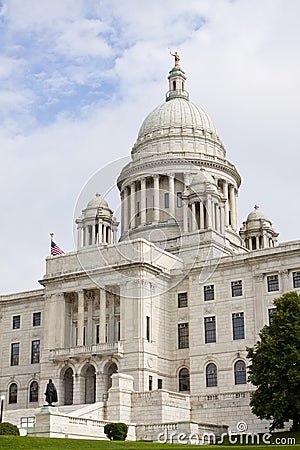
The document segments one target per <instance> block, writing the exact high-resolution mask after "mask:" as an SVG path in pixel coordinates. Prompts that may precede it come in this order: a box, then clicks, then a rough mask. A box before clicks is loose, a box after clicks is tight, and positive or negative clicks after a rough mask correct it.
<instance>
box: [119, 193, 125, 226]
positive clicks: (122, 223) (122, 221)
mask: <svg viewBox="0 0 300 450" xmlns="http://www.w3.org/2000/svg"><path fill="white" fill-rule="evenodd" d="M120 196H121V233H123V232H124V226H125V220H124V215H125V214H124V190H122V191H121V193H120Z"/></svg>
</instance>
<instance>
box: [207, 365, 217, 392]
mask: <svg viewBox="0 0 300 450" xmlns="http://www.w3.org/2000/svg"><path fill="white" fill-rule="evenodd" d="M212 386H218V370H217V366H216V365H215V364H214V363H209V364H208V365H207V366H206V387H212Z"/></svg>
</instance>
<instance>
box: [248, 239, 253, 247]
mask: <svg viewBox="0 0 300 450" xmlns="http://www.w3.org/2000/svg"><path fill="white" fill-rule="evenodd" d="M248 248H249V250H252V238H251V237H249V239H248Z"/></svg>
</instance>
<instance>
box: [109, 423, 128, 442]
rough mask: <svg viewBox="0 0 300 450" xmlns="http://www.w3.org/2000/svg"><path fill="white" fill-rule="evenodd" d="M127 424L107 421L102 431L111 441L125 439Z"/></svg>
mask: <svg viewBox="0 0 300 450" xmlns="http://www.w3.org/2000/svg"><path fill="white" fill-rule="evenodd" d="M127 431H128V426H127V425H126V424H125V423H122V422H120V423H119V422H118V423H107V424H106V425H105V427H104V433H105V434H106V436H107V437H108V439H110V440H111V441H112V440H113V441H125V439H126V436H127Z"/></svg>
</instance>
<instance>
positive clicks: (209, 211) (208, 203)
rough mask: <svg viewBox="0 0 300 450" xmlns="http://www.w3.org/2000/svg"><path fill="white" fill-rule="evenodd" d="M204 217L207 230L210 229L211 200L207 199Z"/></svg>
mask: <svg viewBox="0 0 300 450" xmlns="http://www.w3.org/2000/svg"><path fill="white" fill-rule="evenodd" d="M206 216H207V228H211V227H212V202H211V199H210V198H208V199H207V202H206Z"/></svg>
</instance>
